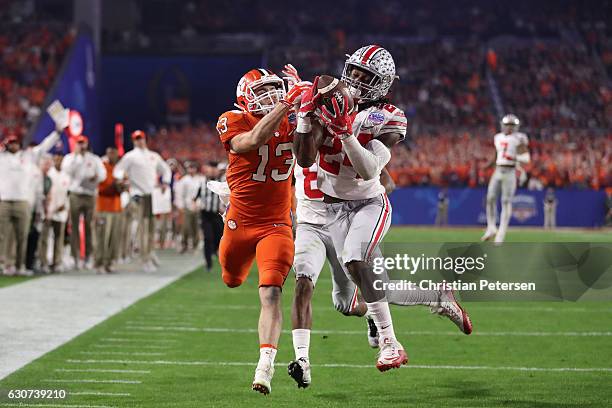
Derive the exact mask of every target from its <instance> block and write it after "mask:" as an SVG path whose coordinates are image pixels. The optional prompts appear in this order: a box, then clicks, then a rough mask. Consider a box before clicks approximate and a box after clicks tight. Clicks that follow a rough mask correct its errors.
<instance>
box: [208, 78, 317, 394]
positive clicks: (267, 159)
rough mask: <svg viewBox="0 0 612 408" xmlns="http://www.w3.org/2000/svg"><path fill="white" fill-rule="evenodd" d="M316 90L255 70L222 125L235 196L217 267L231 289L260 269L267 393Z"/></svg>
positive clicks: (260, 374) (262, 369)
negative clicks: (299, 109) (297, 177)
mask: <svg viewBox="0 0 612 408" xmlns="http://www.w3.org/2000/svg"><path fill="white" fill-rule="evenodd" d="M310 85H311V84H310V83H309V82H299V83H296V84H294V85H293V86H292V88H291V89H289V91H285V84H284V82H283V80H282V79H281V78H280V77H278V76H277V75H276V74H274V73H272V72H270V71H268V70H266V69H263V68H259V69H253V70H251V71H249V72H247V73H246V74H245V75H244V76H243V77H242V78H241V79H240V82H238V87H237V89H236V100H237V101H236V102H237V103H236V107H237V108H238V110H232V111H228V112H225V113H224V114H222V115H221V116H220V117H219V121H218V123H217V131H218V132H219V136H220V138H221V142H222V143H223V145H224V147H225V150H226V151H227V153H228V159H229V160H228V163H229V164H228V168H227V175H226V177H227V183H228V185H229V189H230V198H229V208H228V210H227V213H226V215H225V226H224V231H223V238H222V239H221V244H220V247H219V263H220V264H221V269H222V277H223V282H225V284H226V285H227V286H229V287H230V288H233V287H237V286H240V285H241V284H242V283H243V282H244V281H245V279H246V278H247V276H248V274H249V271H250V269H251V265H252V264H253V261H254V260H255V261H256V262H257V267H258V270H259V297H260V301H261V313H260V316H259V326H258V327H259V342H260V358H259V363H258V364H257V368H256V370H255V378H254V380H253V389H254V390H256V391H259V392H261V393H263V394H268V393H269V392H270V390H271V386H270V382H271V380H272V375H273V373H274V358H275V356H276V347H277V345H278V339H279V336H280V332H281V325H282V313H281V289H282V286H283V284H284V282H285V278H286V277H287V275H288V273H289V269H290V268H291V265H292V263H293V253H294V246H293V235H292V230H291V218H290V212H291V203H292V189H291V181H292V174H293V166H294V159H293V153H292V149H293V132H294V129H295V125H294V122H295V119H294V118H295V115H294V113H295V112H294V107H295V106H296V104H297V106H299V100H300V96H301V94H302V92H304V91H305V90H306V89H307V88H308V87H309V86H310ZM290 116H291V117H292V118H293V119H290Z"/></svg>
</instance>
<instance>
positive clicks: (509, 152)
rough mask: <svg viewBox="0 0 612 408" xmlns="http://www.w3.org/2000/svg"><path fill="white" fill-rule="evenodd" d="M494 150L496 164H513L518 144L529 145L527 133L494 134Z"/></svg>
mask: <svg viewBox="0 0 612 408" xmlns="http://www.w3.org/2000/svg"><path fill="white" fill-rule="evenodd" d="M494 141H495V150H497V160H495V164H496V165H498V166H514V165H515V164H516V155H517V152H516V151H517V148H518V147H519V146H520V145H529V139H528V138H527V135H526V134H524V133H521V132H514V133H510V134H509V135H507V134H505V133H503V132H500V133H498V134H496V135H495V137H494Z"/></svg>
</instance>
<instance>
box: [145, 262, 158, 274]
mask: <svg viewBox="0 0 612 408" xmlns="http://www.w3.org/2000/svg"><path fill="white" fill-rule="evenodd" d="M142 270H143V271H145V272H147V273H152V272H155V271H156V270H157V267H156V266H155V265H154V264H153V262H151V261H148V262H145V264H144V265H143V267H142Z"/></svg>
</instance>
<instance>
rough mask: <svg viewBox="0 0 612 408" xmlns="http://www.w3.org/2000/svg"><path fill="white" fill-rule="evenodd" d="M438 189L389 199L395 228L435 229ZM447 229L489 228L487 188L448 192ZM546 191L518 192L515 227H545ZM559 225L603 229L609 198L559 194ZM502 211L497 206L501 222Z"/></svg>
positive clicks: (422, 189) (600, 194)
mask: <svg viewBox="0 0 612 408" xmlns="http://www.w3.org/2000/svg"><path fill="white" fill-rule="evenodd" d="M440 191H441V189H440V188H437V187H406V188H399V189H397V190H395V191H394V192H393V193H392V194H391V195H390V196H389V198H390V199H391V204H392V205H393V218H392V222H393V224H395V225H402V224H407V225H432V224H435V222H436V216H437V215H438V195H439V193H440ZM445 191H446V197H447V198H448V210H447V211H448V225H464V226H466V225H480V226H484V225H486V222H487V220H486V212H485V202H486V195H487V190H486V188H448V189H446V190H445ZM545 195H546V191H532V190H527V189H517V191H516V195H515V196H514V198H513V200H512V203H513V206H512V218H511V219H510V225H513V226H531V227H537V226H543V225H544V197H545ZM555 197H556V200H557V205H556V224H557V226H559V227H585V228H593V227H601V226H602V225H604V222H605V214H606V194H605V192H603V191H594V190H569V189H567V190H566V189H563V190H561V189H560V190H556V191H555ZM500 211H501V209H500V208H499V203H498V211H497V214H498V218H499V214H500Z"/></svg>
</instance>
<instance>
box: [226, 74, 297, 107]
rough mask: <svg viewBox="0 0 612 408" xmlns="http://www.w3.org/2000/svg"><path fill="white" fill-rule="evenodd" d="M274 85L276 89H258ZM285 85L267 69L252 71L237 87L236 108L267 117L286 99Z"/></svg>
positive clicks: (243, 77) (245, 75) (244, 76)
mask: <svg viewBox="0 0 612 408" xmlns="http://www.w3.org/2000/svg"><path fill="white" fill-rule="evenodd" d="M264 85H272V86H274V89H270V90H268V91H263V92H262V90H260V89H258V88H259V87H261V86H264ZM285 94H286V91H285V83H284V82H283V80H282V79H281V78H280V77H279V76H278V75H276V74H275V73H273V72H271V71H268V70H267V69H263V68H257V69H252V70H250V71H249V72H247V73H246V74H244V75H243V76H242V78H240V81H239V82H238V86H237V87H236V101H237V103H236V104H235V105H236V107H238V108H239V109H242V110H245V111H247V112H249V113H252V114H255V115H265V114H267V113H268V112H270V111H271V110H272V109H274V107H275V106H276V104H277V103H278V102H280V101H281V100H282V99H283V98H284V97H285Z"/></svg>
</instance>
